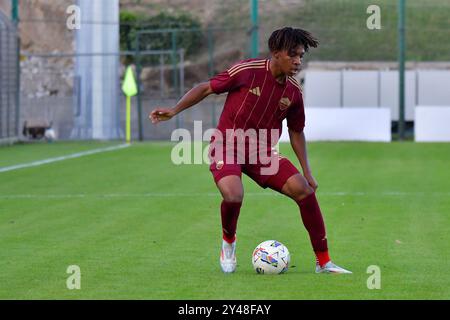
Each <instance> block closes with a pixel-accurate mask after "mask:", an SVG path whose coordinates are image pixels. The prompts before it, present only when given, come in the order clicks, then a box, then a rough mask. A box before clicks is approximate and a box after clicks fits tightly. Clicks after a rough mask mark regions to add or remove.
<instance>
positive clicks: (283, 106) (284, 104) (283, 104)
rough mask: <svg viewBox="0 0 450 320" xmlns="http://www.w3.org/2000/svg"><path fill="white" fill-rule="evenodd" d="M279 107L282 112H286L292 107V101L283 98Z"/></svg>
mask: <svg viewBox="0 0 450 320" xmlns="http://www.w3.org/2000/svg"><path fill="white" fill-rule="evenodd" d="M278 105H279V106H280V110H281V111H284V110H286V109H287V108H289V107H290V105H291V100H289V98H287V97H283V98H281V100H280V102H279V104H278Z"/></svg>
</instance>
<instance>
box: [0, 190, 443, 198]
mask: <svg viewBox="0 0 450 320" xmlns="http://www.w3.org/2000/svg"><path fill="white" fill-rule="evenodd" d="M321 195H322V196H337V197H345V196H394V197H411V196H425V195H426V196H430V195H431V196H443V197H444V196H445V197H448V196H450V192H395V191H393V192H320V193H319V196H321ZM246 196H247V197H248V196H250V197H279V196H283V195H282V194H279V193H276V192H247V193H244V197H246ZM170 197H192V198H195V197H220V193H219V192H205V193H181V192H180V193H107V194H83V193H79V194H10V195H0V200H10V199H11V200H13V199H73V198H93V199H101V198H109V199H110V198H170Z"/></svg>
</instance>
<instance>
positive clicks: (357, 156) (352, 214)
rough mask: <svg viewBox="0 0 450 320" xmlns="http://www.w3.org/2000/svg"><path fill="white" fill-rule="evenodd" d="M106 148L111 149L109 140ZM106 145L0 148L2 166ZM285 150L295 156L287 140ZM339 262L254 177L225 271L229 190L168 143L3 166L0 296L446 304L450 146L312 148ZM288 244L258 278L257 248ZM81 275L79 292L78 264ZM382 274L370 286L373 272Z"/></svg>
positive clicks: (247, 183) (284, 201)
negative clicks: (272, 242) (286, 253)
mask: <svg viewBox="0 0 450 320" xmlns="http://www.w3.org/2000/svg"><path fill="white" fill-rule="evenodd" d="M107 145H108V146H109V145H111V144H107ZM102 146H105V144H102V143H63V142H58V143H54V144H38V145H16V146H12V147H1V148H0V168H1V167H6V166H11V165H15V164H21V163H27V162H31V161H35V160H41V159H45V158H50V157H55V156H61V155H66V154H70V153H75V152H79V151H83V150H89V149H94V148H98V147H102ZM281 151H282V153H284V154H285V155H286V156H288V157H289V158H290V159H291V160H294V159H295V158H294V156H293V152H292V151H291V149H290V147H289V145H282V146H281ZM308 151H309V158H310V162H311V166H312V169H313V172H314V175H315V177H316V179H317V180H318V182H319V189H318V192H317V196H318V199H319V202H320V205H321V208H322V211H323V214H324V217H325V222H326V226H327V232H328V239H329V246H330V253H331V256H332V258H333V260H334V261H335V262H336V263H337V264H339V265H342V266H343V267H345V268H348V269H350V270H352V271H353V272H354V274H352V275H326V274H319V275H317V274H315V273H314V255H313V253H312V250H311V247H310V243H309V240H308V236H307V233H306V231H305V229H304V227H303V225H302V223H301V219H300V215H299V212H298V208H297V206H296V204H295V203H294V202H293V201H291V200H289V199H288V198H285V197H283V196H281V195H278V194H276V193H274V192H273V191H270V190H263V189H261V188H259V187H258V186H257V185H256V184H255V183H254V182H253V181H251V180H250V179H248V178H247V177H245V176H244V187H245V192H246V195H245V198H244V204H243V207H242V211H241V216H240V220H239V226H238V248H237V256H238V267H237V272H236V273H235V274H231V275H225V274H223V273H222V272H221V271H220V267H219V261H218V260H219V248H220V241H221V227H220V213H219V205H220V201H221V199H220V196H219V193H218V191H217V190H216V188H215V185H214V182H213V180H212V176H211V174H210V172H209V170H208V167H207V165H184V166H175V165H173V164H172V162H171V160H170V152H171V144H169V143H137V144H134V145H132V146H131V147H129V148H126V149H121V150H117V151H111V152H105V153H101V154H95V155H90V156H85V157H81V158H77V159H71V160H66V161H61V162H56V163H52V164H46V165H42V166H39V167H33V168H25V169H20V170H16V171H10V172H3V173H0V299H257V300H263V299H449V298H450V276H449V274H448V273H447V269H448V267H449V261H450V256H449V252H450V169H449V165H450V146H449V145H448V144H414V143H410V142H406V143H390V144H384V143H310V144H309V145H308ZM268 239H277V240H279V241H281V242H283V243H284V244H285V245H286V246H287V247H288V248H289V250H290V252H291V268H290V269H289V271H288V272H287V273H286V274H283V275H279V276H267V275H257V274H256V273H255V272H254V271H253V269H252V265H251V253H252V251H253V249H254V248H255V246H256V245H257V244H258V243H260V242H261V241H264V240H268ZM70 265H78V266H79V267H80V269H81V289H80V290H69V289H67V287H66V280H67V278H68V277H69V276H70V275H69V274H67V273H66V270H67V267H68V266H70ZM371 265H376V266H378V267H379V268H380V270H381V289H379V290H377V289H374V290H369V289H368V287H367V280H368V278H369V277H370V276H371V274H369V273H367V268H368V267H369V266H371Z"/></svg>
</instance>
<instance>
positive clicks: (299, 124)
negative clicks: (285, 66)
mask: <svg viewBox="0 0 450 320" xmlns="http://www.w3.org/2000/svg"><path fill="white" fill-rule="evenodd" d="M269 63H270V60H268V59H263V60H261V59H249V60H244V61H241V62H240V63H238V64H236V65H234V66H233V67H231V68H230V69H228V70H227V71H224V72H222V73H220V74H218V75H216V76H215V77H213V78H212V79H210V84H211V88H212V90H213V91H214V92H215V93H217V94H220V93H224V92H228V96H227V99H226V101H225V105H224V108H223V111H222V114H221V116H220V120H219V124H218V126H217V129H218V130H220V131H221V132H222V134H224V136H225V134H226V130H227V129H243V130H244V131H245V130H248V129H255V130H256V131H258V130H259V129H267V130H268V133H269V135H270V130H271V129H277V130H279V131H278V132H279V134H278V136H281V131H282V121H283V120H284V119H287V125H288V128H289V129H291V130H295V131H302V130H303V128H304V126H305V113H304V106H303V96H302V92H301V87H300V84H299V82H298V81H297V80H296V79H295V78H294V77H290V76H288V77H286V81H285V82H284V84H281V83H279V82H278V81H276V79H275V78H274V76H273V75H272V73H271V71H270V67H269Z"/></svg>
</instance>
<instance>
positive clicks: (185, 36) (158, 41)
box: [120, 11, 203, 64]
mask: <svg viewBox="0 0 450 320" xmlns="http://www.w3.org/2000/svg"><path fill="white" fill-rule="evenodd" d="M120 22H121V26H120V47H121V50H127V51H136V50H137V49H139V50H140V51H143V50H172V48H173V43H172V41H173V38H172V37H173V36H175V45H176V48H177V49H181V48H183V49H184V50H185V54H186V55H190V54H193V53H195V52H197V51H198V50H199V48H200V47H201V44H202V39H203V35H202V31H201V30H200V28H201V23H200V22H199V21H198V20H197V19H196V18H194V17H192V16H191V15H189V14H187V13H181V14H171V13H168V12H161V13H159V14H158V15H155V16H151V17H148V16H144V15H141V14H136V13H132V12H128V11H123V12H121V13H120ZM168 29H183V30H179V31H177V32H175V33H174V32H167V30H168ZM186 29H194V30H192V31H187V30H186ZM143 30H151V31H158V30H161V32H157V33H149V34H142V35H141V36H140V44H139V48H136V45H137V43H136V36H137V32H138V31H143ZM163 31H165V32H163ZM177 57H178V56H177ZM129 58H131V57H129ZM165 58H166V59H165V62H169V61H170V56H168V55H165ZM159 59H160V58H159V56H147V57H144V58H143V59H142V63H143V64H158V63H159Z"/></svg>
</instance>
